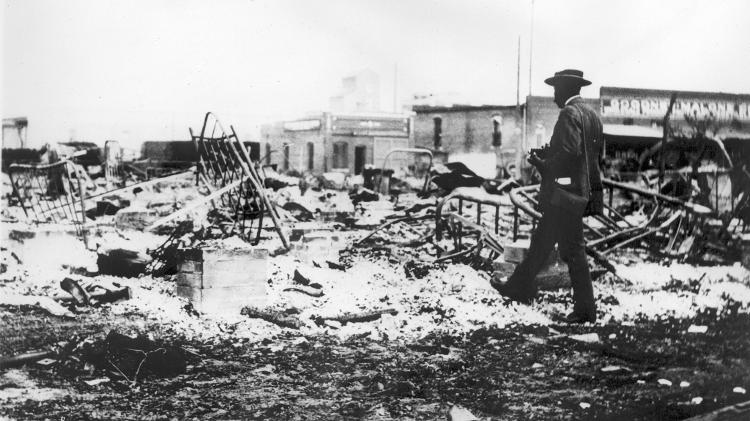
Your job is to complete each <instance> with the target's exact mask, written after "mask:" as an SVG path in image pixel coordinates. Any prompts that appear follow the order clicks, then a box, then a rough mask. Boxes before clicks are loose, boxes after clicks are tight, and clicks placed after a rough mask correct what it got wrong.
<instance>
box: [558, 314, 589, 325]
mask: <svg viewBox="0 0 750 421" xmlns="http://www.w3.org/2000/svg"><path fill="white" fill-rule="evenodd" d="M562 321H563V322H564V323H571V324H581V323H594V322H596V315H595V314H583V313H577V312H575V311H574V312H572V313H570V314H568V315H567V316H565V317H564V318H563V320H562Z"/></svg>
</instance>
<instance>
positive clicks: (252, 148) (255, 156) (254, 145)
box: [245, 142, 260, 162]
mask: <svg viewBox="0 0 750 421" xmlns="http://www.w3.org/2000/svg"><path fill="white" fill-rule="evenodd" d="M245 148H246V149H247V152H248V153H249V154H250V160H251V161H253V162H258V161H260V143H258V142H245Z"/></svg>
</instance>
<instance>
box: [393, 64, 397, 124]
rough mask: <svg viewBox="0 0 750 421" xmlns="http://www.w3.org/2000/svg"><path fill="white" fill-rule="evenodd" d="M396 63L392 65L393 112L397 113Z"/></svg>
mask: <svg viewBox="0 0 750 421" xmlns="http://www.w3.org/2000/svg"><path fill="white" fill-rule="evenodd" d="M397 98H398V62H396V63H393V112H394V113H397V112H398V108H397V107H398V100H397Z"/></svg>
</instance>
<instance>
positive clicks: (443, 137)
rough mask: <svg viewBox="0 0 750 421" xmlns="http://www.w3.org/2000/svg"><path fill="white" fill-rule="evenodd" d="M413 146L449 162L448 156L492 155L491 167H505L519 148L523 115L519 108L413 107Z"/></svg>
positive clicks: (493, 106)
mask: <svg viewBox="0 0 750 421" xmlns="http://www.w3.org/2000/svg"><path fill="white" fill-rule="evenodd" d="M413 110H414V112H415V113H416V115H415V117H414V144H415V146H417V147H422V148H427V149H431V150H433V151H434V152H436V153H437V155H438V156H440V157H442V159H443V160H449V159H450V156H451V155H459V154H467V153H480V154H494V155H496V159H495V166H496V167H498V168H500V167H503V168H506V169H507V168H509V166H511V165H515V164H514V163H515V162H516V161H517V158H518V154H519V153H520V152H521V149H522V139H523V115H522V113H521V110H520V108H519V107H516V106H504V105H479V106H475V105H451V106H426V105H416V106H414V108H413Z"/></svg>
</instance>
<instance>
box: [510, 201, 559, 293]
mask: <svg viewBox="0 0 750 421" xmlns="http://www.w3.org/2000/svg"><path fill="white" fill-rule="evenodd" d="M559 225H560V222H559V221H558V212H557V211H556V210H554V209H550V210H548V211H547V212H545V213H544V214H543V215H542V219H541V220H540V221H539V225H538V226H537V227H536V230H535V231H534V233H533V234H532V235H531V244H530V245H529V252H528V253H527V254H526V258H524V259H523V261H522V262H521V263H519V264H518V266H516V269H515V270H514V271H513V274H512V275H511V276H510V278H508V283H507V284H506V287H505V290H506V291H507V292H508V294H507V295H508V296H509V297H510V298H518V299H521V300H530V299H532V298H534V296H535V295H536V282H535V281H534V278H536V275H537V274H538V273H539V271H540V270H541V269H542V267H543V266H544V264H545V263H546V262H547V259H549V254H550V252H551V251H552V248H554V247H555V242H556V240H557V236H558V234H557V230H558V226H559ZM502 292H503V291H501V293H502ZM503 295H506V294H503Z"/></svg>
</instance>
